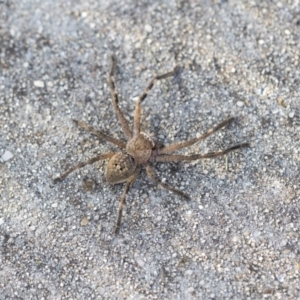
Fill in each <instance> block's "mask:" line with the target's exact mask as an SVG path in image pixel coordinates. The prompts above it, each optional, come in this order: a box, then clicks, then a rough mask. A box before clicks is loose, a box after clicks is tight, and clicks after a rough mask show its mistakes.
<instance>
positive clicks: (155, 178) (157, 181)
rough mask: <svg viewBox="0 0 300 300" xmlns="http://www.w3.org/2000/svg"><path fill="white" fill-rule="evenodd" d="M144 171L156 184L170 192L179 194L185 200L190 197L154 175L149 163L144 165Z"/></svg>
mask: <svg viewBox="0 0 300 300" xmlns="http://www.w3.org/2000/svg"><path fill="white" fill-rule="evenodd" d="M146 172H147V175H148V177H149V178H150V179H151V180H153V181H154V182H155V183H156V184H157V185H159V186H161V187H162V188H164V189H166V190H168V191H170V192H172V193H175V194H177V195H179V196H180V197H183V198H185V199H187V200H189V199H190V196H189V195H187V194H185V193H183V192H182V191H179V190H176V189H175V188H173V187H172V186H170V185H168V184H166V183H163V182H162V181H161V180H160V179H159V178H158V177H157V176H156V175H155V172H154V169H153V168H152V166H151V165H150V164H147V165H146Z"/></svg>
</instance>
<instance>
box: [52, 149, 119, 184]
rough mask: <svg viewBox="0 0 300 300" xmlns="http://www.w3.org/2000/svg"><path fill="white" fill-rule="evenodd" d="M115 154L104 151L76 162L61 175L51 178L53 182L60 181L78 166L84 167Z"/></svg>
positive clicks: (78, 167)
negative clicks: (83, 160) (104, 152)
mask: <svg viewBox="0 0 300 300" xmlns="http://www.w3.org/2000/svg"><path fill="white" fill-rule="evenodd" d="M114 155H115V153H112V152H109V153H106V154H101V155H98V156H96V157H93V158H91V159H89V160H87V161H85V162H81V163H79V164H77V165H76V166H73V167H72V168H70V169H69V170H68V171H66V172H65V173H63V174H62V175H60V176H59V177H57V178H55V179H54V180H53V182H54V183H57V182H59V181H62V180H64V179H65V178H66V177H67V176H68V175H69V174H70V173H72V172H74V171H76V170H78V169H80V168H83V167H85V166H86V165H90V164H93V163H95V162H96V161H99V160H104V159H108V158H111V157H113V156H114Z"/></svg>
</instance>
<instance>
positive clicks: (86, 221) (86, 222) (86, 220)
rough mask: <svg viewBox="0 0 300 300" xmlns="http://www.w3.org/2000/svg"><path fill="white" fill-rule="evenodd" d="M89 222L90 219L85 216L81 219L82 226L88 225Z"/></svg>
mask: <svg viewBox="0 0 300 300" xmlns="http://www.w3.org/2000/svg"><path fill="white" fill-rule="evenodd" d="M88 223H89V219H88V218H87V217H83V218H82V219H81V222H80V225H81V226H86V225H87V224H88Z"/></svg>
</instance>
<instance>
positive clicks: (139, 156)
mask: <svg viewBox="0 0 300 300" xmlns="http://www.w3.org/2000/svg"><path fill="white" fill-rule="evenodd" d="M154 147H155V142H154V141H153V140H152V139H151V138H150V137H149V136H148V135H147V134H146V133H144V132H141V133H139V134H138V135H137V136H135V137H133V138H132V139H130V140H129V141H128V142H127V144H126V152H127V153H128V154H130V155H131V156H132V157H133V158H134V159H135V161H136V163H137V164H138V165H141V164H143V163H146V162H147V161H148V160H149V159H150V157H151V155H152V151H153V149H154Z"/></svg>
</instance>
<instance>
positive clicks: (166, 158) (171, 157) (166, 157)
mask: <svg viewBox="0 0 300 300" xmlns="http://www.w3.org/2000/svg"><path fill="white" fill-rule="evenodd" d="M249 146H250V144H249V143H243V144H238V145H235V146H232V147H230V148H227V149H225V150H221V151H217V152H209V153H206V154H192V155H175V154H174V155H173V154H170V155H168V154H164V155H157V156H156V158H155V161H156V162H177V161H190V160H197V159H203V158H211V157H216V156H221V155H224V154H226V153H228V152H231V151H234V150H236V149H240V148H244V147H249Z"/></svg>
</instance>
